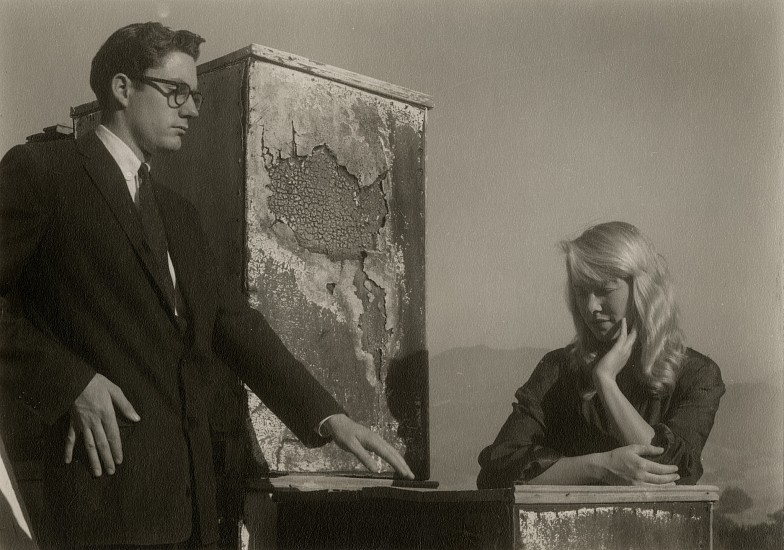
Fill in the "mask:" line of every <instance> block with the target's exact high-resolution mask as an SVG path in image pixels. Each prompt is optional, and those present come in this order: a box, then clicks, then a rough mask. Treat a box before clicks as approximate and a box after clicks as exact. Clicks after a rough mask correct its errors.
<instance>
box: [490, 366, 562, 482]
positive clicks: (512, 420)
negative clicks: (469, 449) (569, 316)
mask: <svg viewBox="0 0 784 550" xmlns="http://www.w3.org/2000/svg"><path fill="white" fill-rule="evenodd" d="M556 353H557V352H551V353H549V354H547V355H545V357H544V358H543V359H542V360H541V361H540V362H539V364H538V365H537V367H536V369H534V372H533V373H532V374H531V377H530V378H529V379H528V381H527V382H526V383H525V385H523V386H522V387H521V388H520V389H518V390H517V392H516V393H515V397H516V398H517V402H516V403H514V404H512V413H511V414H510V415H509V418H507V420H506V422H505V423H504V425H503V426H502V427H501V431H500V432H499V433H498V435H497V436H496V438H495V441H494V442H493V443H492V445H489V446H488V447H486V448H485V449H484V450H483V451H482V452H481V453H480V454H479V465H480V466H481V470H480V472H479V477H478V479H477V482H476V484H477V487H479V488H480V489H490V488H499V487H510V486H511V485H513V484H514V483H515V482H526V481H528V480H530V479H533V478H535V477H537V476H538V475H539V474H541V473H542V472H544V471H545V470H547V469H548V468H549V467H550V466H552V465H553V464H554V463H555V462H556V461H558V459H559V458H561V456H562V455H561V453H559V452H557V451H556V450H554V449H552V448H549V447H547V446H546V445H545V444H544V441H545V424H544V414H543V411H542V401H543V399H544V397H545V395H547V393H548V392H549V391H551V390H552V388H553V385H554V384H555V382H556V381H557V380H558V377H559V371H560V365H559V362H558V361H557V358H556V356H555V354H556Z"/></svg>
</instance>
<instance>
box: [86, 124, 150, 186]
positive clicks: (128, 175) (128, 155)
mask: <svg viewBox="0 0 784 550" xmlns="http://www.w3.org/2000/svg"><path fill="white" fill-rule="evenodd" d="M95 135H96V136H97V137H98V139H100V140H101V143H103V144H104V146H105V147H106V149H107V150H108V151H109V154H110V155H112V158H113V159H114V161H115V162H116V163H117V166H119V167H120V170H122V173H123V177H124V178H125V180H126V181H133V180H134V179H135V178H136V174H137V172H138V171H139V166H141V165H142V161H141V160H140V159H139V157H137V156H136V154H135V153H134V152H133V151H132V150H131V148H130V147H128V145H127V144H126V143H125V142H124V141H123V140H121V139H120V138H119V137H117V135H116V134H114V132H112V131H111V130H109V129H108V128H107V127H106V126H104V125H103V124H99V125H98V127H97V128H96V129H95ZM147 166H148V167H149V164H148V165H147Z"/></svg>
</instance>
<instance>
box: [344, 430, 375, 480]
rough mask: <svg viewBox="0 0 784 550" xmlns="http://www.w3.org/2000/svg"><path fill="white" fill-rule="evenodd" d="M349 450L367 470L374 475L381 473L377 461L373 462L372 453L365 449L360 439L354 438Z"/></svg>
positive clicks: (349, 444)
mask: <svg viewBox="0 0 784 550" xmlns="http://www.w3.org/2000/svg"><path fill="white" fill-rule="evenodd" d="M348 450H349V451H350V452H351V453H352V454H353V455H354V456H356V457H357V458H358V459H359V461H360V462H361V463H362V464H364V465H365V468H367V469H368V470H370V471H371V472H374V473H378V472H379V469H378V464H376V461H375V460H373V457H372V456H370V453H369V452H367V451H366V450H365V447H363V446H362V443H360V442H359V440H358V439H356V438H354V439H353V440H352V441H350V442H349V443H348Z"/></svg>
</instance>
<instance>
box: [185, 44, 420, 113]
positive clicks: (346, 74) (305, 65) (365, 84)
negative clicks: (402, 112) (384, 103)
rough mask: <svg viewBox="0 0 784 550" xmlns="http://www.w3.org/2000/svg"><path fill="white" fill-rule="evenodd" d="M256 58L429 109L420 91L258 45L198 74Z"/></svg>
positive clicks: (210, 64)
mask: <svg viewBox="0 0 784 550" xmlns="http://www.w3.org/2000/svg"><path fill="white" fill-rule="evenodd" d="M250 58H255V59H258V60H263V61H266V62H269V63H274V64H276V65H280V66H282V67H288V68H290V69H293V70H296V71H299V72H303V73H306V74H309V75H312V76H315V77H317V78H320V79H325V80H332V81H334V82H339V83H341V84H347V85H348V86H352V87H354V88H357V89H359V90H365V91H366V92H370V93H371V94H374V95H379V96H382V97H387V98H389V99H394V100H397V101H402V102H404V103H408V104H411V105H415V106H418V107H425V108H432V107H433V98H432V97H431V96H429V95H427V94H423V93H422V92H417V91H415V90H410V89H408V88H404V87H402V86H397V85H395V84H390V83H389V82H383V81H381V80H376V79H375V78H371V77H369V76H365V75H361V74H357V73H354V72H351V71H347V70H346V69H341V68H339V67H332V66H330V65H327V64H325V63H321V62H319V61H313V60H311V59H307V58H305V57H301V56H299V55H295V54H293V53H288V52H284V51H280V50H276V49H273V48H268V47H267V46H261V45H259V44H251V45H249V46H246V47H244V48H242V49H239V50H236V51H234V52H231V53H228V54H226V55H223V56H221V57H218V58H217V59H213V60H212V61H207V62H206V63H203V64H201V65H200V66H199V72H202V71H205V72H206V71H212V70H214V69H216V68H220V67H223V66H225V65H229V64H232V63H236V62H237V61H239V60H245V59H250Z"/></svg>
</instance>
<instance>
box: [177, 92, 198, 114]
mask: <svg viewBox="0 0 784 550" xmlns="http://www.w3.org/2000/svg"><path fill="white" fill-rule="evenodd" d="M180 116H181V117H183V118H196V117H197V116H199V110H198V109H197V108H196V102H195V101H193V96H189V97H188V100H187V101H186V102H185V103H183V104H182V105H180Z"/></svg>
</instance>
